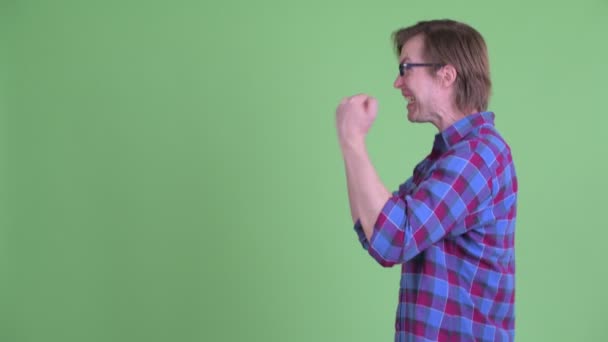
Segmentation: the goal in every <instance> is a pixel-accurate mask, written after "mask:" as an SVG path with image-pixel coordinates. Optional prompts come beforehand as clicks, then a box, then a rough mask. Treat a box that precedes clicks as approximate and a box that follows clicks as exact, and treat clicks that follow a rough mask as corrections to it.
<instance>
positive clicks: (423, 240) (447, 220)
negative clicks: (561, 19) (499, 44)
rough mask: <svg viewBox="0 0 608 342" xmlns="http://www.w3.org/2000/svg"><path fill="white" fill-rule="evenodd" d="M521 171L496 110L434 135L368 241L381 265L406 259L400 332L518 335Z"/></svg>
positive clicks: (487, 337)
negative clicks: (516, 241)
mask: <svg viewBox="0 0 608 342" xmlns="http://www.w3.org/2000/svg"><path fill="white" fill-rule="evenodd" d="M516 205H517V178H516V175H515V168H514V165H513V160H512V157H511V151H510V148H509V146H508V145H507V143H506V142H505V141H504V139H503V138H502V137H501V135H500V134H499V133H498V132H497V130H496V129H495V127H494V113H492V112H482V113H476V114H473V115H469V116H467V117H465V118H463V119H461V120H459V121H457V122H456V123H454V124H453V125H452V126H450V127H448V128H447V129H445V130H444V131H443V132H441V133H438V134H437V135H436V136H435V141H434V144H433V148H432V151H431V153H430V154H429V155H428V156H427V157H426V158H425V159H424V160H423V161H422V162H420V163H419V164H418V165H417V166H416V168H415V169H414V173H413V176H412V177H410V178H409V179H408V180H407V181H405V182H404V183H403V184H401V185H400V186H399V190H398V191H395V192H393V194H392V197H391V198H390V199H388V201H387V202H386V204H385V205H384V207H383V208H382V212H381V213H380V215H379V216H378V218H377V220H376V222H375V224H374V227H373V234H372V236H371V238H370V240H369V241H368V240H367V239H366V237H365V235H364V233H363V230H362V227H361V223H360V221H357V222H356V224H355V231H356V232H357V234H358V237H359V241H360V242H361V244H362V245H363V248H365V249H366V250H367V251H368V252H369V254H370V255H371V256H372V257H373V258H374V259H375V260H376V261H377V262H378V263H380V264H381V265H382V266H384V267H391V266H393V265H395V264H401V282H400V283H401V284H400V285H401V286H400V290H399V304H398V307H397V317H396V322H395V330H396V331H395V341H512V340H513V339H514V328H515V311H514V309H515V252H514V238H515V218H516Z"/></svg>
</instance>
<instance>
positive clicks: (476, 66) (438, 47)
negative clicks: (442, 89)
mask: <svg viewBox="0 0 608 342" xmlns="http://www.w3.org/2000/svg"><path fill="white" fill-rule="evenodd" d="M419 34H421V35H422V38H423V42H424V47H423V51H422V56H423V57H424V58H425V59H427V61H425V62H430V63H442V64H451V65H453V66H454V68H455V69H456V72H457V77H456V88H455V89H456V91H455V101H456V106H457V107H458V109H460V110H462V111H471V110H479V111H485V110H487V108H488V101H489V98H490V91H491V87H492V82H491V80H490V65H489V61H488V51H487V47H486V43H485V41H484V39H483V37H482V36H481V34H480V33H479V32H477V30H475V29H474V28H472V27H471V26H469V25H467V24H464V23H461V22H457V21H454V20H449V19H442V20H430V21H420V22H418V23H417V24H415V25H413V26H409V27H404V28H401V29H399V30H397V31H395V32H393V34H392V39H393V43H394V45H395V49H396V52H397V56H399V55H400V54H401V49H402V48H403V45H404V44H405V43H406V42H407V41H408V40H409V39H411V38H412V37H414V36H417V35H419ZM435 70H436V69H435ZM467 114H468V113H467Z"/></svg>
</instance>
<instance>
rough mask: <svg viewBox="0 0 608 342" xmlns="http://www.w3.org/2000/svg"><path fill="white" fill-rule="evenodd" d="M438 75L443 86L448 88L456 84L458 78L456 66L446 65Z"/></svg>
mask: <svg viewBox="0 0 608 342" xmlns="http://www.w3.org/2000/svg"><path fill="white" fill-rule="evenodd" d="M437 74H438V75H439V79H440V80H441V84H442V85H443V86H444V87H446V88H447V87H450V86H451V85H452V84H454V82H456V76H457V75H458V73H457V72H456V68H454V66H453V65H451V64H446V65H444V66H443V67H442V68H441V69H439V71H438V72H437Z"/></svg>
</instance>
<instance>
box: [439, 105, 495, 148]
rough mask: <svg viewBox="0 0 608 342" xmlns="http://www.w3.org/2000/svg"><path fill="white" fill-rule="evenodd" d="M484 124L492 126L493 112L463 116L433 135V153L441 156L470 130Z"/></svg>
mask: <svg viewBox="0 0 608 342" xmlns="http://www.w3.org/2000/svg"><path fill="white" fill-rule="evenodd" d="M486 124H489V125H492V126H494V113H493V112H480V113H475V114H471V115H467V116H465V117H464V118H462V119H460V120H458V121H456V122H454V123H453V124H452V125H451V126H449V127H448V128H446V129H444V130H443V132H440V133H437V134H436V135H435V142H434V143H433V152H435V153H439V154H443V153H444V152H445V151H447V150H448V149H449V148H450V147H451V146H453V145H454V144H456V143H457V142H459V141H460V140H462V138H464V137H466V136H467V134H469V133H470V132H471V131H472V130H474V129H475V128H478V127H479V126H482V125H486Z"/></svg>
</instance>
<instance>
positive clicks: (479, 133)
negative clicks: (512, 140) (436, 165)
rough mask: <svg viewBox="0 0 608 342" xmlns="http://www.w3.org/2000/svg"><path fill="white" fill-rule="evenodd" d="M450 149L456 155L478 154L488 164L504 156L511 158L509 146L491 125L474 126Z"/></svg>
mask: <svg viewBox="0 0 608 342" xmlns="http://www.w3.org/2000/svg"><path fill="white" fill-rule="evenodd" d="M452 149H453V153H455V154H457V155H464V156H466V155H470V156H474V155H478V156H480V157H481V158H483V159H484V161H485V162H486V164H488V165H492V164H494V163H495V162H496V161H497V160H502V159H503V158H504V157H506V156H508V157H509V158H508V159H511V158H510V157H511V147H510V146H509V144H508V143H507V142H506V140H505V139H504V138H503V137H502V135H501V134H500V132H498V130H497V129H496V127H494V126H493V125H481V126H479V127H476V128H475V129H473V130H471V131H470V132H469V133H468V134H467V135H466V136H465V137H463V139H462V140H460V141H459V142H458V143H456V144H454V146H452Z"/></svg>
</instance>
